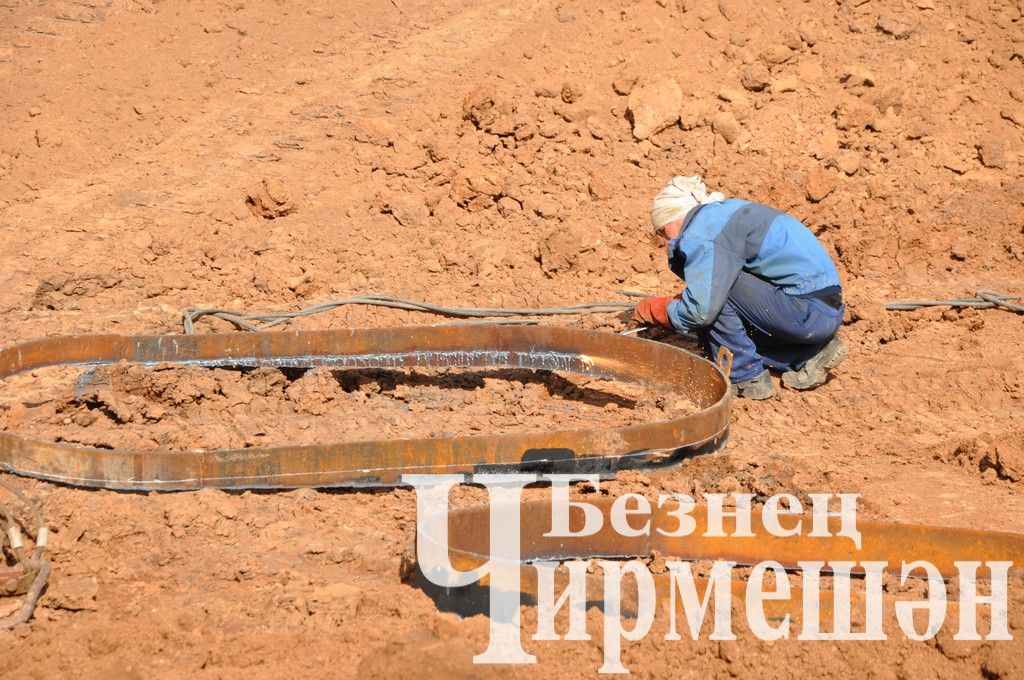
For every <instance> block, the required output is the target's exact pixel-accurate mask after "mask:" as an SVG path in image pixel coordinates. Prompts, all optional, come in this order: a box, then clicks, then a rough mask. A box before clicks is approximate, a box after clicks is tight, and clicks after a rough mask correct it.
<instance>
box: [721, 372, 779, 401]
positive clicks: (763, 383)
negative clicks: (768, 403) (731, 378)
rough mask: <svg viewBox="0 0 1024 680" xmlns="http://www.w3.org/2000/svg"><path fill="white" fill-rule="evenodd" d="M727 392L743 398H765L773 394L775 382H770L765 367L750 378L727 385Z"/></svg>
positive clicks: (770, 378) (769, 376) (769, 375)
mask: <svg viewBox="0 0 1024 680" xmlns="http://www.w3.org/2000/svg"><path fill="white" fill-rule="evenodd" d="M729 394H731V395H732V396H734V397H743V398H744V399H767V398H768V397H770V396H772V395H773V394H775V383H773V382H772V376H771V374H770V373H768V369H765V370H763V371H761V374H760V375H757V376H754V377H753V378H751V379H750V380H744V381H743V382H738V383H733V384H731V385H729Z"/></svg>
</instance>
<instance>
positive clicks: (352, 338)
mask: <svg viewBox="0 0 1024 680" xmlns="http://www.w3.org/2000/svg"><path fill="white" fill-rule="evenodd" d="M121 360H125V361H129V362H135V363H143V364H156V363H163V362H169V363H178V364H186V365H200V366H279V367H311V366H331V367H338V368H398V367H431V368H456V367H457V368H475V367H501V368H523V369H549V370H558V371H566V372H572V373H579V374H584V375H591V376H598V377H604V378H609V379H614V380H623V381H628V382H633V383H640V384H644V385H648V386H650V387H653V388H657V389H659V390H663V391H670V392H673V393H675V394H678V395H679V396H681V397H685V398H688V399H690V400H691V401H692V402H693V403H694V404H696V405H697V407H698V408H699V409H700V411H699V412H697V413H694V414H689V415H684V416H681V417H679V418H674V419H671V420H667V421H662V422H655V423H645V424H642V425H632V426H628V427H619V428H613V429H605V430H601V429H587V430H566V431H553V432H537V433H524V434H500V435H480V436H458V437H446V438H441V437H436V438H418V439H391V440H382V441H361V442H338V443H325V444H315V445H308V446H272V447H261V448H247V449H223V450H214V451H195V452H175V451H130V450H116V449H114V450H110V449H98V448H92V447H85V446H76V445H69V444H59V443H52V442H43V441H36V440H31V439H27V438H25V437H20V436H18V435H17V434H16V433H11V432H0V469H4V470H8V471H10V472H13V473H16V474H20V475H26V476H30V477H36V478H39V479H46V480H50V481H56V482H62V483H66V484H72V485H76V486H86V487H102V488H108V489H132V490H168V491H170V490H182V489H199V488H205V487H214V488H225V489H227V488H233V489H252V488H297V487H308V486H313V487H359V486H393V485H397V484H400V483H401V482H400V477H401V475H403V474H426V473H448V474H453V473H467V474H470V473H479V472H495V471H530V472H550V471H559V472H563V471H565V472H568V471H586V472H596V473H602V472H606V473H611V472H614V471H615V470H617V469H621V468H624V467H653V466H657V465H666V464H671V463H672V462H675V461H678V460H679V459H680V458H681V457H684V456H686V455H689V454H693V453H698V452H707V451H713V450H715V449H717V448H718V447H720V446H721V445H722V444H723V443H724V441H725V438H726V436H727V433H728V424H729V396H728V389H727V388H728V381H727V380H726V377H725V376H724V375H723V374H722V372H721V371H720V370H719V369H718V368H717V367H716V366H715V365H714V364H712V363H711V362H709V361H707V360H705V359H703V358H701V357H698V356H697V355H695V354H693V353H691V352H687V351H685V350H682V349H679V348H677V347H672V346H670V345H665V344H661V343H655V342H651V341H648V340H641V339H638V338H630V337H625V336H620V335H613V334H609V333H597V332H592V331H581V330H574V329H568V328H556V327H551V326H530V327H522V326H518V327H508V326H490V325H474V326H447V327H444V326H419V327H405V328H384V329H361V330H333V331H294V332H287V333H217V334H210V335H164V336H121V335H78V336H66V337H56V338H46V339H42V340H34V341H30V342H25V343H22V344H18V345H14V346H11V347H7V348H4V349H2V350H0V377H8V376H11V375H15V374H18V373H21V372H24V371H29V370H33V369H38V368H42V367H45V366H55V365H66V364H77V365H97V364H109V363H114V362H117V361H121Z"/></svg>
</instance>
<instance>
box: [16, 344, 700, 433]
mask: <svg viewBox="0 0 1024 680" xmlns="http://www.w3.org/2000/svg"><path fill="white" fill-rule="evenodd" d="M35 373H36V374H37V375H36V376H35V377H32V376H28V377H26V376H16V377H13V378H8V379H7V380H5V381H0V389H2V390H3V392H4V393H5V394H8V395H16V397H15V400H16V403H13V404H12V406H11V407H10V408H8V409H6V410H5V411H3V412H0V429H3V430H7V431H12V432H17V433H18V434H20V435H21V436H23V437H31V438H33V439H44V440H51V441H61V442H66V443H71V444H81V445H83V446H96V447H99V448H106V449H111V448H112V449H134V450H141V451H155V450H172V451H190V450H194V449H234V448H250V447H254V446H273V445H282V444H297V445H309V444H317V443H321V442H328V441H337V442H344V441H363V440H367V439H411V438H416V437H454V436H456V435H460V434H481V433H488V434H504V433H512V432H516V433H523V432H544V431H550V430H576V429H591V428H593V427H595V424H597V423H599V424H600V426H601V427H608V428H611V427H621V426H626V425H636V424H640V423H644V422H652V421H658V420H668V419H671V418H676V417H679V416H683V415H687V414H689V413H695V412H696V411H697V407H696V406H694V405H693V404H692V403H691V402H690V401H689V400H688V399H685V398H682V399H680V398H678V397H677V396H673V395H671V394H659V393H656V392H654V391H652V390H650V389H648V388H645V387H643V386H641V385H634V384H628V383H622V382H616V381H612V380H603V379H597V378H589V377H586V376H582V375H577V374H572V373H559V372H555V371H531V370H504V369H491V370H466V371H462V370H451V369H440V370H438V369H404V370H382V369H374V370H339V371H332V370H330V369H327V368H315V369H312V370H309V371H302V370H282V369H279V368H269V367H266V368H257V369H252V370H235V369H223V368H201V367H196V366H185V367H182V366H175V365H163V366H157V367H155V368H146V367H144V366H140V365H137V364H128V363H124V362H122V363H119V364H116V365H114V366H109V367H108V366H101V367H98V368H94V369H90V370H87V371H76V370H74V369H69V368H66V367H62V368H56V369H49V370H47V371H36V372H35ZM54 373H59V374H58V375H54ZM40 374H41V375H40Z"/></svg>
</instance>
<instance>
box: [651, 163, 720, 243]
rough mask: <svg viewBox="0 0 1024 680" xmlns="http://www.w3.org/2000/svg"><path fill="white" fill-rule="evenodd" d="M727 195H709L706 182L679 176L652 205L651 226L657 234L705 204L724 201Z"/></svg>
mask: <svg viewBox="0 0 1024 680" xmlns="http://www.w3.org/2000/svg"><path fill="white" fill-rule="evenodd" d="M724 200H725V195H724V194H721V193H719V192H717V191H714V192H711V193H710V194H709V193H708V188H707V186H706V185H705V184H704V181H703V180H702V179H701V178H700V177H698V176H696V175H694V176H693V177H683V176H681V175H680V176H677V177H673V178H672V181H670V182H669V183H668V184H666V185H665V188H664V189H662V190H661V191H659V192H658V193H657V195H655V197H654V202H653V203H651V226H652V227H654V231H655V233H657V232H659V231H661V230H662V229H664V228H665V225H666V224H668V223H670V222H675V221H676V220H679V219H682V218H683V217H685V216H686V213H688V212H690V210H691V209H692V208H694V207H695V206H698V205H703V204H704V203H714V202H715V201H724Z"/></svg>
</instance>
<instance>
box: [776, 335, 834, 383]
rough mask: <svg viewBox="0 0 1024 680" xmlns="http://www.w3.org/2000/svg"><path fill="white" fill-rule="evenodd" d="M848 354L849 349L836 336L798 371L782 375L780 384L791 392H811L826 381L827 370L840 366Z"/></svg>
mask: <svg viewBox="0 0 1024 680" xmlns="http://www.w3.org/2000/svg"><path fill="white" fill-rule="evenodd" d="M849 353H850V349H849V348H848V347H847V346H846V343H845V342H843V341H842V340H840V339H839V336H838V335H837V336H836V337H834V338H832V339H831V340H830V341H829V343H828V344H827V345H825V347H824V348H823V349H822V350H821V351H820V352H818V353H817V354H815V355H814V356H813V357H811V358H810V359H809V360H808V361H807V363H806V364H804V367H803V368H801V369H800V370H799V371H786V372H785V373H783V374H782V384H783V385H785V386H786V387H788V388H790V389H791V390H812V389H814V388H815V387H818V386H819V385H822V384H824V382H825V380H827V379H828V370H829V369H830V368H835V367H836V366H838V365H839V364H841V363H842V362H843V359H845V358H846V357H847V355H849Z"/></svg>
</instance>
